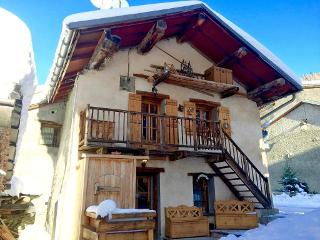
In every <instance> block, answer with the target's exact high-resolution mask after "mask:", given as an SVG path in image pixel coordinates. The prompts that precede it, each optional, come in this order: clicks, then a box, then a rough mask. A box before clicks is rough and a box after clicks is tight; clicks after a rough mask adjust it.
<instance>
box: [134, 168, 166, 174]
mask: <svg viewBox="0 0 320 240" xmlns="http://www.w3.org/2000/svg"><path fill="white" fill-rule="evenodd" d="M136 169H137V173H161V172H165V170H164V168H156V167H136Z"/></svg>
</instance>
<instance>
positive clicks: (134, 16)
mask: <svg viewBox="0 0 320 240" xmlns="http://www.w3.org/2000/svg"><path fill="white" fill-rule="evenodd" d="M196 10H198V11H199V10H201V11H203V12H205V13H206V14H207V15H208V16H209V17H210V18H211V19H212V20H213V21H214V22H215V23H217V24H219V25H220V26H221V27H222V28H224V29H226V30H227V31H228V32H229V33H230V34H231V35H232V37H234V38H236V39H237V40H238V41H240V42H241V44H243V45H245V46H246V48H248V49H249V50H251V51H252V52H253V53H254V55H255V56H256V57H258V58H259V59H260V60H261V61H263V62H265V64H267V65H268V66H269V67H271V68H272V69H274V71H276V73H277V74H278V75H280V76H278V77H283V78H284V79H286V80H287V81H288V82H289V83H290V84H291V85H292V87H293V89H294V90H292V91H291V92H295V91H298V90H301V89H302V87H301V85H300V84H299V82H300V81H299V79H298V77H297V76H296V75H295V74H294V73H293V72H292V71H291V70H290V69H289V68H288V66H286V65H285V64H284V63H283V62H282V61H281V60H280V59H279V58H278V57H276V56H275V55H274V54H273V53H272V52H271V51H270V50H268V49H267V48H266V47H264V46H263V45H262V44H261V43H259V42H258V41H257V40H256V39H254V38H253V37H252V36H250V35H249V34H248V33H246V32H245V31H243V30H242V29H241V28H239V27H238V26H236V25H235V24H234V23H232V22H231V21H229V20H228V19H226V18H225V17H223V16H222V15H220V14H219V13H217V12H216V11H214V10H212V9H211V8H210V7H209V6H208V5H206V4H205V3H203V2H200V1H181V2H169V3H158V4H149V5H143V6H133V7H129V8H120V9H109V10H98V11H91V12H84V13H78V14H73V15H71V16H69V17H67V18H66V19H65V20H64V22H63V26H64V30H63V32H62V35H61V38H60V47H61V48H62V49H60V47H58V49H60V50H59V51H58V50H57V56H58V57H56V61H55V62H59V64H55V65H58V66H60V65H61V63H63V62H64V61H62V60H64V59H62V60H61V59H59V56H61V51H67V50H68V49H65V48H63V46H64V45H68V44H69V43H70V42H72V41H71V35H72V33H73V32H74V31H79V30H88V29H97V28H99V27H101V26H108V27H111V28H112V26H115V25H119V24H125V23H132V22H137V21H139V22H141V21H148V20H155V19H157V18H160V17H166V16H170V15H174V14H184V13H186V12H190V11H196ZM193 45H195V44H193ZM69 50H70V49H69ZM62 55H63V54H62ZM59 60H60V61H59ZM55 70H56V67H55V66H53V69H52V71H51V74H50V76H49V79H50V80H52V79H54V78H56V80H58V78H59V77H60V76H59V75H60V72H57V71H55ZM269 75H270V74H269ZM56 80H53V82H54V83H53V84H52V85H53V86H55V81H56ZM273 80H274V79H273Z"/></svg>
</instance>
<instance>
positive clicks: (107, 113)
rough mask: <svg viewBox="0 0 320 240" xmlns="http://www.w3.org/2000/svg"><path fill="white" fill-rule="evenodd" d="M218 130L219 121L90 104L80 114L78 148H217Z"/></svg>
mask: <svg viewBox="0 0 320 240" xmlns="http://www.w3.org/2000/svg"><path fill="white" fill-rule="evenodd" d="M220 133H221V129H220V125H219V122H214V121H204V120H201V119H192V118H186V117H177V116H167V115H158V114H149V113H142V112H131V111H126V110H119V109H110V108H101V107H93V106H90V105H88V107H87V109H86V110H85V111H83V112H81V116H80V149H86V148H92V147H105V148H108V149H115V150H142V151H146V150H147V151H148V152H150V151H152V152H158V153H161V152H162V153H168V152H178V151H191V152H198V153H200V152H217V151H220V150H221V138H220Z"/></svg>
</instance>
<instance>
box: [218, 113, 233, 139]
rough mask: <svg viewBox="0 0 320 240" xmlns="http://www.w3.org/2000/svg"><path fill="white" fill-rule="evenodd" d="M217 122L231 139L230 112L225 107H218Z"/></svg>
mask: <svg viewBox="0 0 320 240" xmlns="http://www.w3.org/2000/svg"><path fill="white" fill-rule="evenodd" d="M219 121H220V125H221V128H222V129H223V130H224V131H225V133H227V134H228V135H229V136H230V137H231V125H230V111H229V108H227V107H219Z"/></svg>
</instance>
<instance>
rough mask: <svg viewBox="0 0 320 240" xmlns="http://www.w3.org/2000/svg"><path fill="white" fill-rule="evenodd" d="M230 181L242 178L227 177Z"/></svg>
mask: <svg viewBox="0 0 320 240" xmlns="http://www.w3.org/2000/svg"><path fill="white" fill-rule="evenodd" d="M227 179H228V180H230V181H234V180H241V179H240V178H227Z"/></svg>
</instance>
